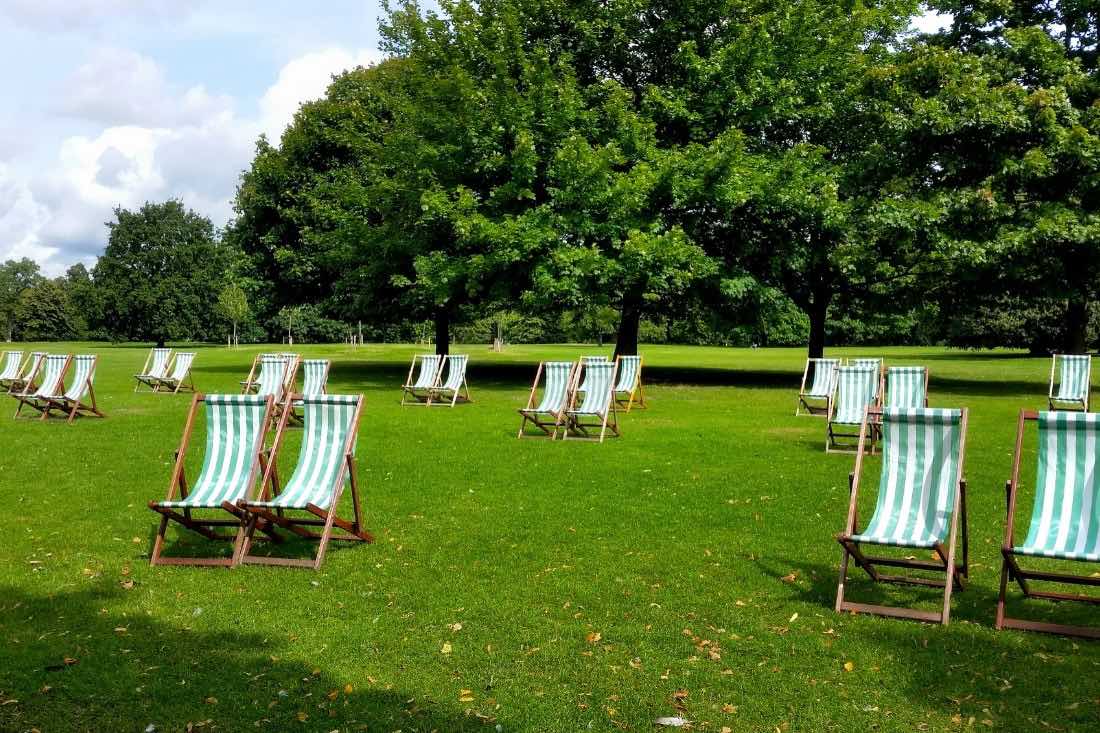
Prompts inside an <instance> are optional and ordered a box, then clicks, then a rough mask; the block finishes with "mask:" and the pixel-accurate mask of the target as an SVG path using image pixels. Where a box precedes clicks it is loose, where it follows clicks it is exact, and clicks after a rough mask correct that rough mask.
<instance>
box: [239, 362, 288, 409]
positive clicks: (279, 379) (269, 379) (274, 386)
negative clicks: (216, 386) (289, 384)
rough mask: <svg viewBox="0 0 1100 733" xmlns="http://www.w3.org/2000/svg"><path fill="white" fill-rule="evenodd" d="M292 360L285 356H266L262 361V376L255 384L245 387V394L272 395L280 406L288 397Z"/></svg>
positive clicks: (260, 375)
mask: <svg viewBox="0 0 1100 733" xmlns="http://www.w3.org/2000/svg"><path fill="white" fill-rule="evenodd" d="M289 368H290V360H289V359H287V358H286V357H283V356H278V355H274V356H265V357H263V358H262V359H260V374H259V376H258V377H257V378H256V381H255V383H253V384H250V385H248V386H246V387H245V392H246V393H248V392H254V393H255V394H256V395H258V396H260V397H267V396H268V395H270V396H271V397H272V399H274V401H275V404H276V405H278V404H280V403H281V402H282V401H283V398H284V397H285V395H286V381H287V379H286V373H287V370H288V369H289Z"/></svg>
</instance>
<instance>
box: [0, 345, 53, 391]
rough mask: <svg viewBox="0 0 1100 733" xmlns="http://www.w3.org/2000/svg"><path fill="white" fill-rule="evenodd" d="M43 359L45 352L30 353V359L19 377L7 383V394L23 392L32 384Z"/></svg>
mask: <svg viewBox="0 0 1100 733" xmlns="http://www.w3.org/2000/svg"><path fill="white" fill-rule="evenodd" d="M45 359H46V352H45V351H32V352H31V358H30V359H28V360H27V364H26V368H25V369H24V370H23V372H22V373H21V374H20V375H19V376H17V377H16V378H15V379H13V380H11V382H10V383H9V385H8V391H9V393H10V394H13V395H14V394H16V393H18V392H22V391H25V390H26V388H27V386H28V385H29V384H32V383H34V380H35V379H36V377H37V376H38V375H39V370H40V369H41V368H42V363H43V361H44V360H45Z"/></svg>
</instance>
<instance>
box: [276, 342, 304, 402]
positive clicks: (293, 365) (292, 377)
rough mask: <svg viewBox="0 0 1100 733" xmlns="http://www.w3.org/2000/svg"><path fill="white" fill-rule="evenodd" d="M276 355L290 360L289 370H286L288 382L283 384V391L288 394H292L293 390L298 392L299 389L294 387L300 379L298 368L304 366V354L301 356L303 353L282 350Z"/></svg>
mask: <svg viewBox="0 0 1100 733" xmlns="http://www.w3.org/2000/svg"><path fill="white" fill-rule="evenodd" d="M276 356H281V357H282V358H284V359H286V360H287V362H288V365H287V372H286V382H285V384H284V386H283V391H284V392H286V393H287V394H290V393H291V392H296V391H297V390H296V389H294V387H295V382H296V381H297V379H298V369H299V368H300V367H301V366H302V356H301V354H295V353H292V352H289V351H282V352H279V353H278V354H276Z"/></svg>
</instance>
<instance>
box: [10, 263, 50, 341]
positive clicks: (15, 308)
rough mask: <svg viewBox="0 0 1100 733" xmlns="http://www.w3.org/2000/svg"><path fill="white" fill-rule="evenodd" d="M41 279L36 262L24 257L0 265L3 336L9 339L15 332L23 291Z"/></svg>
mask: <svg viewBox="0 0 1100 733" xmlns="http://www.w3.org/2000/svg"><path fill="white" fill-rule="evenodd" d="M41 281H42V275H41V274H40V272H39V270H38V263H37V262H35V261H34V260H31V259H28V258H26V257H24V258H23V259H20V260H8V261H7V262H5V263H4V264H2V265H0V323H3V328H4V338H5V340H7V341H11V340H12V337H13V336H14V334H15V330H16V326H17V323H18V320H19V319H18V316H19V313H20V303H21V302H22V297H23V293H24V292H25V291H26V290H27V289H28V288H30V287H32V286H34V285H36V284H38V283H39V282H41Z"/></svg>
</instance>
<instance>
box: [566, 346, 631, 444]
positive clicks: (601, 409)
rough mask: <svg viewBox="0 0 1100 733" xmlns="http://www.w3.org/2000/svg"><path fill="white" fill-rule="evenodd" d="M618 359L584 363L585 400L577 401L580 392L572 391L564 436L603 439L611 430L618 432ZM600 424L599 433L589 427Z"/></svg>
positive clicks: (593, 427) (615, 433)
mask: <svg viewBox="0 0 1100 733" xmlns="http://www.w3.org/2000/svg"><path fill="white" fill-rule="evenodd" d="M617 366H618V362H610V361H596V362H589V363H588V364H585V365H584V370H585V371H586V372H587V374H586V375H585V381H586V382H587V383H588V389H587V391H585V393H584V401H583V402H582V403H581V404H580V405H577V404H576V401H577V393H576V392H574V393H573V394H572V395H570V399H569V409H568V410H566V412H565V417H566V431H565V436H564V437H565V438H566V439H569V438H570V437H577V436H579V437H580V438H581V439H584V440H598V441H599V442H601V443H602V442H603V439H604V436H605V435H606V434H607V431H608V430H611V432H612V433H613V434H614V435H615V436H618V435H619V421H618V415H617V408H616V405H615V368H616V367H617ZM596 428H599V430H600V434H599V436H598V437H597V436H594V435H592V434H591V433H590V432H589V430H595V429H596Z"/></svg>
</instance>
